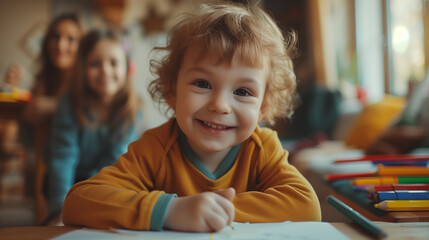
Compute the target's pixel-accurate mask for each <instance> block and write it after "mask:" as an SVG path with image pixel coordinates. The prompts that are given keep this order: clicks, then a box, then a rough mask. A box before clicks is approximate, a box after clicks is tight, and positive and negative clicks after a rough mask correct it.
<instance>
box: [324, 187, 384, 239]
mask: <svg viewBox="0 0 429 240" xmlns="http://www.w3.org/2000/svg"><path fill="white" fill-rule="evenodd" d="M327 200H328V203H330V204H331V205H332V206H334V207H335V208H336V209H337V210H338V211H340V212H341V213H342V214H344V215H346V216H347V217H348V218H350V219H351V220H353V222H355V223H357V224H358V225H359V226H361V227H362V228H364V229H365V230H366V231H368V232H369V233H370V234H371V235H373V236H376V237H378V238H383V237H387V234H386V232H384V231H383V229H381V228H380V227H378V226H377V225H375V224H374V223H373V222H371V221H370V220H369V219H367V218H366V217H364V216H362V215H361V214H360V213H358V212H356V211H355V210H353V209H352V208H351V207H349V206H347V205H346V204H344V203H343V202H341V201H340V200H338V199H337V198H335V197H334V196H331V195H329V196H328V199H327Z"/></svg>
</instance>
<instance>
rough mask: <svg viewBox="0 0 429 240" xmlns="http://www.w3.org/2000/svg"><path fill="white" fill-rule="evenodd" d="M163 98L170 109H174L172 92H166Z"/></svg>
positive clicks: (174, 100) (174, 103)
mask: <svg viewBox="0 0 429 240" xmlns="http://www.w3.org/2000/svg"><path fill="white" fill-rule="evenodd" d="M165 100H166V101H167V104H168V106H169V107H170V108H171V109H173V110H176V96H173V94H168V95H167V96H165Z"/></svg>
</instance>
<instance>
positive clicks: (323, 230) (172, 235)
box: [114, 222, 349, 240]
mask: <svg viewBox="0 0 429 240" xmlns="http://www.w3.org/2000/svg"><path fill="white" fill-rule="evenodd" d="M233 226H234V230H233V229H231V228H230V227H225V228H224V229H223V230H222V231H220V232H217V233H208V234H207V233H182V232H174V231H162V232H151V231H130V230H119V229H115V230H114V231H117V232H120V233H124V234H128V235H134V236H139V238H140V239H157V240H159V239H175V240H176V239H180V240H182V239H204V240H220V239H233V240H235V239H236V240H241V239H243V240H250V239H259V240H264V239H270V240H272V239H303V240H313V239H314V240H316V239H317V240H323V239H326V240H333V239H335V240H342V239H349V238H348V237H347V236H346V235H344V234H343V233H342V232H340V231H338V230H337V229H336V228H335V227H333V226H332V225H331V224H329V223H326V222H281V223H252V224H248V223H247V224H246V223H233Z"/></svg>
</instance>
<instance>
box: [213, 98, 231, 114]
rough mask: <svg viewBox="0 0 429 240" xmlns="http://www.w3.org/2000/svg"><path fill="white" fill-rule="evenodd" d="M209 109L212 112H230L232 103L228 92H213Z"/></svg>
mask: <svg viewBox="0 0 429 240" xmlns="http://www.w3.org/2000/svg"><path fill="white" fill-rule="evenodd" d="M208 109H209V111H210V112H216V113H220V114H229V113H230V112H231V104H230V100H229V98H228V96H227V94H223V93H216V94H213V95H212V98H211V101H210V103H209V105H208Z"/></svg>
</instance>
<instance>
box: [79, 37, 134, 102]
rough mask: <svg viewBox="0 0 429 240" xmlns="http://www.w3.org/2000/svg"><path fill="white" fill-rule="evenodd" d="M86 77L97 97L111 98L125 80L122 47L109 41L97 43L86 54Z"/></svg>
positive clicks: (125, 71)
mask: <svg viewBox="0 0 429 240" xmlns="http://www.w3.org/2000/svg"><path fill="white" fill-rule="evenodd" d="M86 77H87V80H88V85H89V87H90V88H91V89H92V90H93V91H94V92H95V93H96V94H97V95H98V96H99V97H107V98H108V97H113V96H114V95H115V94H116V93H117V92H118V91H119V90H120V89H121V88H122V87H123V86H124V85H125V81H126V78H127V62H126V55H125V52H124V50H123V48H122V46H121V45H120V44H119V43H117V42H114V41H112V40H109V39H103V40H101V41H99V42H98V43H97V44H96V45H95V47H94V49H93V50H92V51H91V52H90V53H89V54H88V57H87V61H86Z"/></svg>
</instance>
